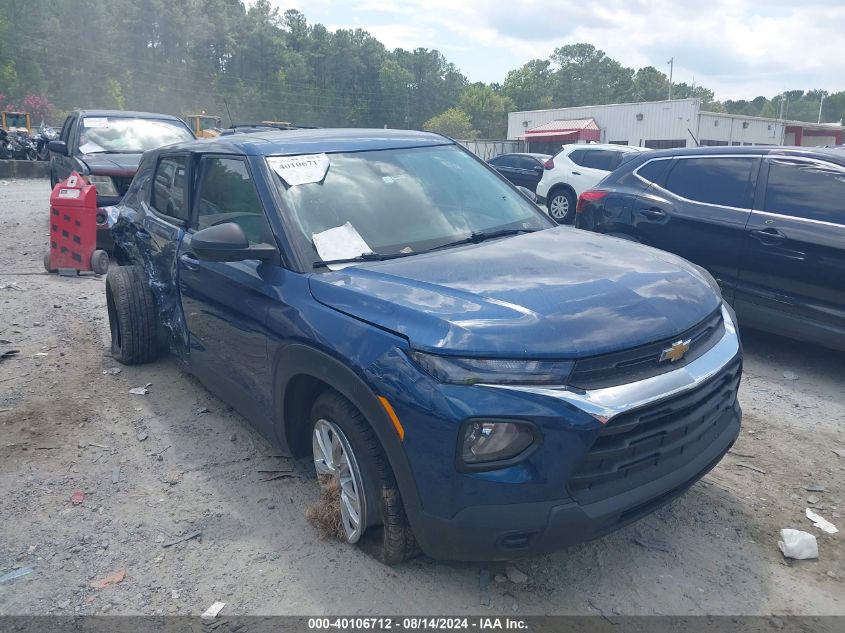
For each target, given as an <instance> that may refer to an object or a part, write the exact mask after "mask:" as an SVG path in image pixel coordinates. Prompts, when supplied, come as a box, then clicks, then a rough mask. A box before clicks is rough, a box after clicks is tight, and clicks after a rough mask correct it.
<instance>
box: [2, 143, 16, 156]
mask: <svg viewBox="0 0 845 633" xmlns="http://www.w3.org/2000/svg"><path fill="white" fill-rule="evenodd" d="M13 155H14V152H13V151H12V148H11V147H10V146H9V144H8V143H7V142H6V141H0V158H2V159H3V160H11V159H12V157H13Z"/></svg>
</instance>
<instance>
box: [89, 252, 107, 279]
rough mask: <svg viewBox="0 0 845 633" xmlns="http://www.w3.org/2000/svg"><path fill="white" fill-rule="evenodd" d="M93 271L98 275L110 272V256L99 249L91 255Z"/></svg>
mask: <svg viewBox="0 0 845 633" xmlns="http://www.w3.org/2000/svg"><path fill="white" fill-rule="evenodd" d="M91 270H93V271H94V272H95V273H96V274H98V275H105V274H106V273H107V272H109V254H108V253H107V252H106V251H104V250H100V249H99V248H98V249H97V250H95V251H94V252H93V253H91Z"/></svg>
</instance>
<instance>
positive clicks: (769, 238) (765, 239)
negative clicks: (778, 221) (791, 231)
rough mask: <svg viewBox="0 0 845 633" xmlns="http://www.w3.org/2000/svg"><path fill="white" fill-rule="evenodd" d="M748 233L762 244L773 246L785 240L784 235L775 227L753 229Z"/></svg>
mask: <svg viewBox="0 0 845 633" xmlns="http://www.w3.org/2000/svg"><path fill="white" fill-rule="evenodd" d="M748 234H749V235H750V236H751V237H753V238H754V239H755V240H757V241H758V242H760V243H761V244H763V245H764V246H775V245H777V244H783V242H785V241H786V235H784V234H783V233H781V232H780V231H778V230H777V229H755V230H753V231H749V232H748Z"/></svg>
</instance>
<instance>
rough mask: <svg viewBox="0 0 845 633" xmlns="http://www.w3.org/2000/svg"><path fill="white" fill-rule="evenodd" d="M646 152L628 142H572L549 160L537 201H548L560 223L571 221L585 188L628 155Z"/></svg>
mask: <svg viewBox="0 0 845 633" xmlns="http://www.w3.org/2000/svg"><path fill="white" fill-rule="evenodd" d="M642 151H646V150H645V149H644V148H642V147H632V146H628V145H601V144H597V143H591V144H587V145H585V144H580V143H577V144H572V145H564V147H563V149H562V150H561V151H560V152H559V153H558V154H556V155H555V156H554V158H552V159H551V160H547V161H546V163H545V165H544V167H545V170H544V171H543V177H542V178H541V179H540V183H539V184H538V185H537V202H538V203H540V204H545V205H546V207H547V208H548V210H549V215H550V216H551V217H552V219H554V220H555V221H556V222H558V223H559V224H572V223H573V222H574V220H575V204H576V202H577V200H578V196H580V195H581V194H582V193H583V192H584V191H587V190H588V189H592V188H593V187H595V186H596V185H597V184H598V183H599V181H601V180H602V179H603V178H604V177H605V176H607V175H608V174H609V173H610V172H612V171H613V170H614V169H616V168H617V167H618V166H619V165H620V164H621V163H622V159H623V157H624V156H625V155H626V154H630V153H632V152H642Z"/></svg>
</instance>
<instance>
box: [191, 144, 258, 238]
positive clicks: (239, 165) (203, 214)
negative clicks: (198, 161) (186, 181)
mask: <svg viewBox="0 0 845 633" xmlns="http://www.w3.org/2000/svg"><path fill="white" fill-rule="evenodd" d="M201 173H202V181H201V182H200V186H199V197H198V201H197V228H199V229H205V228H208V227H210V226H214V225H215V224H223V223H224V222H234V223H235V224H239V225H240V226H241V228H242V229H243V230H244V233H245V234H246V237H247V239H248V240H249V241H250V242H251V243H253V244H260V243H270V244H272V243H273V235H272V232H271V231H270V226H269V224H268V223H267V219H266V218H265V217H264V210H263V207H262V206H261V201H260V200H259V199H258V194H257V193H256V191H255V185H254V183H253V182H252V178H251V177H250V175H249V170H248V169H247V166H246V163H245V162H244V161H242V160H240V159H237V158H205V159H203V161H202V170H201Z"/></svg>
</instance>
